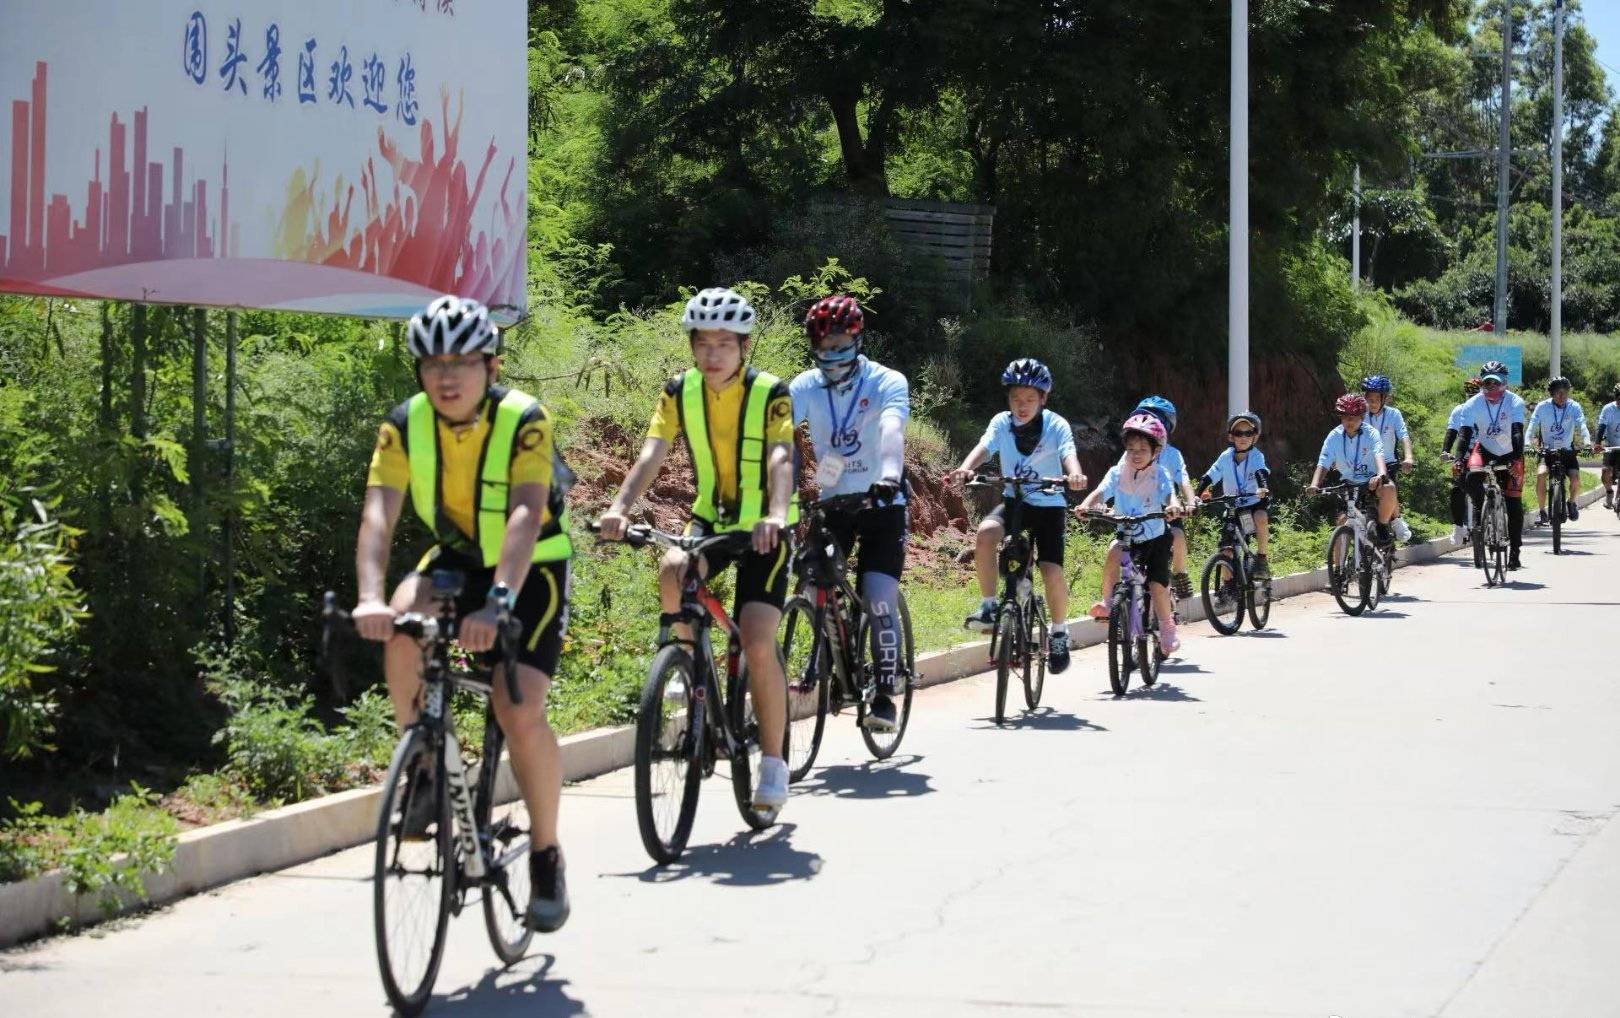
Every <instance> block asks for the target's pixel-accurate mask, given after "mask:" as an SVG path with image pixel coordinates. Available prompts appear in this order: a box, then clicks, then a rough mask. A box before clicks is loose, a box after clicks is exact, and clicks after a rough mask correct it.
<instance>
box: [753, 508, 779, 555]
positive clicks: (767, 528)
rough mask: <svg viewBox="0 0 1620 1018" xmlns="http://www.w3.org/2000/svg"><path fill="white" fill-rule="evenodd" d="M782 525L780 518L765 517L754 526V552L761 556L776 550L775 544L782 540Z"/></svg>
mask: <svg viewBox="0 0 1620 1018" xmlns="http://www.w3.org/2000/svg"><path fill="white" fill-rule="evenodd" d="M783 525H784V523H783V520H782V518H781V517H780V516H767V517H765V518H764V519H762V520H760V521H759V522H758V523H756V524H754V550H755V551H757V552H759V553H760V554H761V555H765V554H769V553H770V552H773V551H775V550H776V542H777V541H779V540H781V539H782V527H783Z"/></svg>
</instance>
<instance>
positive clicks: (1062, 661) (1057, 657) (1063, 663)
mask: <svg viewBox="0 0 1620 1018" xmlns="http://www.w3.org/2000/svg"><path fill="white" fill-rule="evenodd" d="M1046 667H1047V669H1048V670H1049V671H1051V673H1052V674H1053V675H1061V674H1063V672H1064V671H1065V670H1067V669H1068V667H1069V634H1068V633H1066V632H1064V631H1062V630H1059V631H1058V632H1055V633H1053V634H1052V635H1051V637H1050V638H1049V639H1048V640H1047V641H1046Z"/></svg>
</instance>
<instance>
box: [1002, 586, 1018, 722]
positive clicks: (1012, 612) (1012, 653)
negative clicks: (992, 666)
mask: <svg viewBox="0 0 1620 1018" xmlns="http://www.w3.org/2000/svg"><path fill="white" fill-rule="evenodd" d="M1023 636H1024V626H1023V619H1022V617H1021V613H1020V612H1019V610H1018V605H1017V604H1016V603H1014V602H1011V601H1009V602H1007V603H1006V604H1004V605H1002V606H1001V617H1000V618H999V619H997V620H996V724H998V725H999V724H1002V723H1003V722H1005V721H1006V720H1007V683H1008V681H1009V679H1010V678H1011V677H1012V670H1013V668H1014V666H1015V664H1016V662H1017V661H1018V658H1019V656H1020V654H1022V653H1023V650H1022V648H1020V647H1019V644H1020V643H1021V642H1022V641H1023Z"/></svg>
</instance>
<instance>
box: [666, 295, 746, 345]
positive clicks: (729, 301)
mask: <svg viewBox="0 0 1620 1018" xmlns="http://www.w3.org/2000/svg"><path fill="white" fill-rule="evenodd" d="M755 318H756V315H755V314H754V306H753V305H752V304H750V303H748V298H747V297H744V296H743V295H742V294H740V293H738V292H737V291H736V290H731V289H728V288H726V287H723V286H711V287H709V288H708V289H707V290H699V291H698V294H697V296H696V297H693V298H692V299H691V300H689V301H687V302H686V310H685V311H684V312H682V313H681V328H683V329H686V330H688V331H690V330H692V329H727V330H729V331H731V332H735V333H738V334H739V335H743V336H747V335H750V334H752V333H753V331H754V319H755Z"/></svg>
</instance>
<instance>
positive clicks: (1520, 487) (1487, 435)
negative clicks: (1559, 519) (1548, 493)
mask: <svg viewBox="0 0 1620 1018" xmlns="http://www.w3.org/2000/svg"><path fill="white" fill-rule="evenodd" d="M1507 377H1508V368H1507V365H1506V364H1503V363H1502V362H1501V361H1486V362H1485V363H1484V364H1483V365H1481V366H1480V369H1479V382H1480V393H1479V395H1477V396H1475V397H1474V398H1473V399H1470V400H1469V401H1468V402H1467V403H1465V404H1463V410H1462V416H1461V418H1460V419H1459V422H1458V423H1460V424H1461V425H1462V426H1461V427H1460V428H1458V429H1457V434H1458V437H1459V438H1460V439H1461V441H1462V445H1461V446H1459V448H1460V449H1464V450H1468V457H1467V458H1468V461H1469V464H1470V465H1473V464H1475V463H1478V464H1480V465H1484V464H1487V463H1488V464H1492V465H1494V466H1495V467H1496V473H1497V481H1498V483H1499V484H1501V485H1502V494H1503V495H1504V496H1505V499H1504V500H1505V501H1506V502H1507V519H1508V544H1509V548H1510V549H1511V554H1510V555H1509V556H1508V568H1509V569H1518V568H1520V566H1521V563H1520V562H1519V545H1520V543H1521V542H1522V541H1523V540H1524V533H1523V532H1524V501H1523V500H1522V499H1521V498H1520V496H1521V495H1522V494H1523V493H1524V426H1525V415H1524V400H1523V399H1521V398H1520V397H1519V394H1518V393H1516V392H1513V391H1511V390H1509V389H1508V387H1507ZM1468 497H1469V499H1471V500H1472V501H1473V503H1474V512H1475V515H1476V517H1477V516H1478V513H1479V506H1480V502H1481V501H1482V500H1483V499H1484V498H1485V482H1484V480H1483V479H1474V478H1470V479H1469V481H1468Z"/></svg>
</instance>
